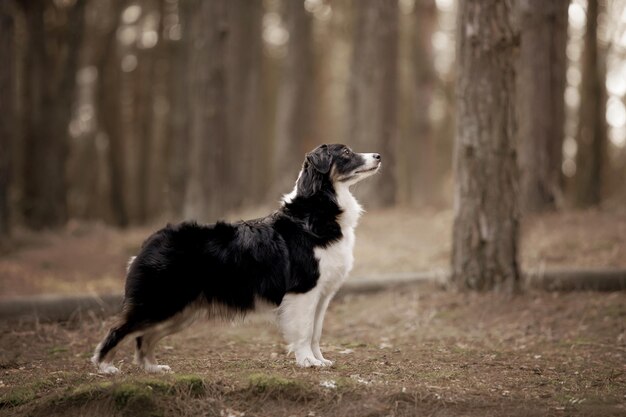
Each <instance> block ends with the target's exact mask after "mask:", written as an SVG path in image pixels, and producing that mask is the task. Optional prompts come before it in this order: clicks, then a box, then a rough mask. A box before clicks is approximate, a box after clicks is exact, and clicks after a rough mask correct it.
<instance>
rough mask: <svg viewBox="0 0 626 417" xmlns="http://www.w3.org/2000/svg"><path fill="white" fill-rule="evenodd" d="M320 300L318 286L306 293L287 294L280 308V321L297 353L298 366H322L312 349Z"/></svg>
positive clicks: (288, 341)
mask: <svg viewBox="0 0 626 417" xmlns="http://www.w3.org/2000/svg"><path fill="white" fill-rule="evenodd" d="M319 300H320V293H319V290H318V289H317V288H314V289H312V290H311V291H309V292H306V293H304V294H287V295H285V298H284V299H283V302H282V303H281V305H280V308H279V323H280V327H281V330H282V332H283V335H284V336H285V339H286V340H287V343H288V344H289V350H290V351H293V352H294V353H295V354H296V363H297V364H298V366H302V367H307V368H308V367H310V366H322V365H323V363H322V361H320V360H319V359H317V358H316V357H315V355H314V354H313V351H312V350H311V344H312V340H313V334H314V330H315V312H316V310H317V306H318V303H319Z"/></svg>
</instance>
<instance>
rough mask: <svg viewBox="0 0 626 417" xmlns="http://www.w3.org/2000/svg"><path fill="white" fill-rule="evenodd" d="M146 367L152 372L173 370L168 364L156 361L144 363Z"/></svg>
mask: <svg viewBox="0 0 626 417" xmlns="http://www.w3.org/2000/svg"><path fill="white" fill-rule="evenodd" d="M144 369H145V370H146V372H150V373H151V374H167V373H170V372H172V368H170V367H169V366H168V365H157V364H155V363H150V364H146V365H144Z"/></svg>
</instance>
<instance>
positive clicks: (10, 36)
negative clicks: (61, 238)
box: [0, 4, 15, 238]
mask: <svg viewBox="0 0 626 417" xmlns="http://www.w3.org/2000/svg"><path fill="white" fill-rule="evenodd" d="M14 39H15V37H14V24H13V16H11V13H10V11H9V8H8V7H7V5H6V4H4V5H0V57H3V62H2V65H1V66H0V238H2V237H5V236H8V235H9V232H10V228H9V226H10V221H9V220H10V216H9V206H10V204H9V187H10V183H11V154H12V150H11V149H12V145H13V143H14V138H15V128H14V123H15V107H14V103H15V100H14V98H15V94H14V86H15V76H14V68H15V64H14V54H13V48H14V46H13V45H14Z"/></svg>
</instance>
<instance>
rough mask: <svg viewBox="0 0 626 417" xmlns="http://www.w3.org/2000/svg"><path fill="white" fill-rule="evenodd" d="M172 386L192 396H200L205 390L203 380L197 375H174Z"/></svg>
mask: <svg viewBox="0 0 626 417" xmlns="http://www.w3.org/2000/svg"><path fill="white" fill-rule="evenodd" d="M174 387H176V388H177V389H178V390H179V391H181V392H183V393H188V394H189V395H191V396H192V397H200V396H201V395H203V394H204V393H205V392H206V385H205V383H204V380H203V379H202V378H200V377H199V376H197V375H175V376H174Z"/></svg>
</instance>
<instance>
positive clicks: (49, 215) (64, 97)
mask: <svg viewBox="0 0 626 417" xmlns="http://www.w3.org/2000/svg"><path fill="white" fill-rule="evenodd" d="M51 3H52V2H44V1H39V0H31V1H24V2H22V3H21V4H22V5H23V7H24V9H25V12H26V20H27V30H28V38H29V40H28V48H29V52H28V54H27V55H26V57H27V58H26V64H25V66H26V71H27V75H26V80H25V84H26V85H25V90H26V91H25V103H26V105H25V111H26V112H27V113H28V115H29V119H28V122H27V126H25V128H24V129H25V138H24V139H25V141H24V155H27V156H28V158H29V159H28V163H26V164H24V190H23V201H22V212H23V215H24V221H25V223H26V225H27V226H29V227H32V228H34V229H41V228H44V227H54V226H60V225H62V224H64V223H65V221H66V220H67V201H66V191H67V190H66V189H67V186H66V179H65V161H66V158H67V130H68V124H69V122H70V119H71V115H72V103H73V99H74V91H75V78H76V70H77V67H78V54H79V49H80V44H81V39H82V32H83V25H84V10H85V3H86V0H77V2H76V4H74V5H73V6H71V7H70V8H69V10H68V9H65V10H62V9H59V8H56V6H55V5H53V4H51ZM46 9H48V10H54V13H51V15H52V16H56V17H57V18H58V20H54V21H52V22H51V21H46V20H45V19H44V14H45V13H46ZM62 15H64V17H62V18H59V16H62ZM65 22H68V23H65ZM55 25H56V26H55Z"/></svg>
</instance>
